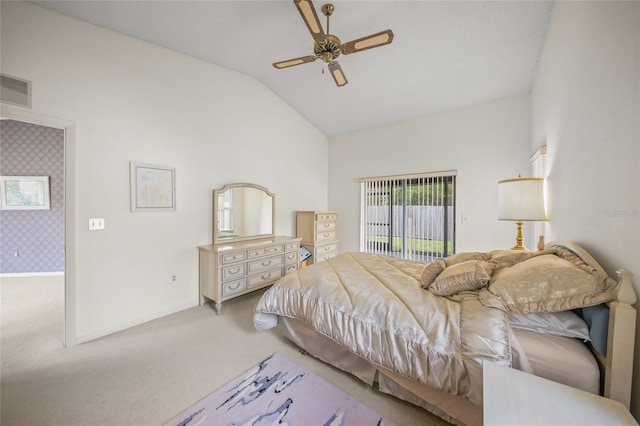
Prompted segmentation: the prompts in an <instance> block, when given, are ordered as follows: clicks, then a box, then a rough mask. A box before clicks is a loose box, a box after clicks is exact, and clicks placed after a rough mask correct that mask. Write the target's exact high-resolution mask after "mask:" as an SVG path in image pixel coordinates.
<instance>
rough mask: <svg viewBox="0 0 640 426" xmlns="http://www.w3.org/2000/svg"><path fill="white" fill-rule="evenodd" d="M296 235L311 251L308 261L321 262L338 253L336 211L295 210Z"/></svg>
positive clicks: (310, 262)
mask: <svg viewBox="0 0 640 426" xmlns="http://www.w3.org/2000/svg"><path fill="white" fill-rule="evenodd" d="M296 235H297V236H298V237H299V238H300V239H301V241H300V244H301V245H302V246H303V247H305V248H306V249H307V250H309V251H310V252H311V257H310V258H309V261H308V263H309V264H313V263H317V262H322V261H323V260H327V259H330V258H332V257H334V256H337V255H338V212H336V211H298V212H296Z"/></svg>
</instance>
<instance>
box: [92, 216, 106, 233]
mask: <svg viewBox="0 0 640 426" xmlns="http://www.w3.org/2000/svg"><path fill="white" fill-rule="evenodd" d="M99 229H104V219H103V218H96V219H89V230H90V231H96V230H99Z"/></svg>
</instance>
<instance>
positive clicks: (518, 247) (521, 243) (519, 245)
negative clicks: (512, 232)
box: [511, 220, 527, 250]
mask: <svg viewBox="0 0 640 426" xmlns="http://www.w3.org/2000/svg"><path fill="white" fill-rule="evenodd" d="M516 225H517V226H518V235H517V236H516V245H515V246H513V247H511V250H526V249H527V248H526V247H525V246H524V238H522V221H520V220H519V221H517V222H516Z"/></svg>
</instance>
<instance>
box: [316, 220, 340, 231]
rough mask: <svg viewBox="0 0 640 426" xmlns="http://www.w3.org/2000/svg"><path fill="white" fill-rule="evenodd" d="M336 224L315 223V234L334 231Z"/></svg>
mask: <svg viewBox="0 0 640 426" xmlns="http://www.w3.org/2000/svg"><path fill="white" fill-rule="evenodd" d="M335 230H336V222H316V233H317V234H321V233H323V232H327V231H335Z"/></svg>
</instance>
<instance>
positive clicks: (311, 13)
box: [293, 0, 324, 42]
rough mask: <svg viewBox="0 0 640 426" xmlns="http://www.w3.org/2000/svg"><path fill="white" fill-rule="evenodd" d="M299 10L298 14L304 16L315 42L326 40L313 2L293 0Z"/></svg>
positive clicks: (309, 0)
mask: <svg viewBox="0 0 640 426" xmlns="http://www.w3.org/2000/svg"><path fill="white" fill-rule="evenodd" d="M293 1H294V3H295V4H296V7H297V8H298V12H300V15H301V16H302V19H303V20H304V23H305V24H307V28H309V32H310V33H311V36H313V39H314V40H315V41H318V42H321V41H323V40H324V30H323V29H322V25H321V24H320V20H319V19H318V15H317V14H316V9H315V7H313V3H311V0H293Z"/></svg>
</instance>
